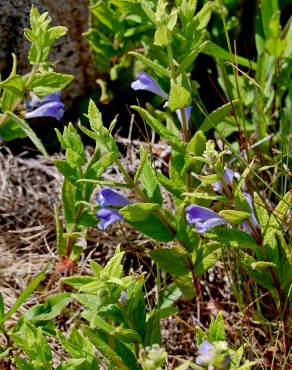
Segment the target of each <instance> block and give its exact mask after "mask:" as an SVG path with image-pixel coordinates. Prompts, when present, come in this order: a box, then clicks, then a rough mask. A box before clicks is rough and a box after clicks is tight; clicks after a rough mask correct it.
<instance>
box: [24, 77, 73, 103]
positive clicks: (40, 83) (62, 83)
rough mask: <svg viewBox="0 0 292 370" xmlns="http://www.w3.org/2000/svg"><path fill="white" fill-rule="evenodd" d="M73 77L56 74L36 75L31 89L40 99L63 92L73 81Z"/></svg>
mask: <svg viewBox="0 0 292 370" xmlns="http://www.w3.org/2000/svg"><path fill="white" fill-rule="evenodd" d="M73 78H74V77H73V76H71V75H66V74H62V73H56V72H47V73H36V74H35V75H34V78H33V81H32V83H31V88H32V89H33V91H34V92H35V93H36V94H37V95H38V96H40V97H42V96H46V95H48V94H51V93H54V92H57V91H60V90H63V89H64V88H65V87H66V86H67V85H68V84H69V83H70V82H71V81H72V80H73Z"/></svg>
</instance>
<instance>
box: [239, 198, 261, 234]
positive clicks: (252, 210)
mask: <svg viewBox="0 0 292 370" xmlns="http://www.w3.org/2000/svg"><path fill="white" fill-rule="evenodd" d="M243 195H244V197H245V199H246V201H247V203H248V205H249V208H250V221H251V223H252V225H253V227H254V228H255V229H259V230H260V228H261V227H260V225H259V223H258V221H257V219H256V217H255V213H254V208H253V204H252V199H251V196H250V194H249V193H248V192H243ZM242 226H243V228H244V229H245V231H247V232H248V233H249V234H250V235H252V234H253V231H252V229H251V227H250V226H249V224H248V222H247V221H244V223H243V225H242Z"/></svg>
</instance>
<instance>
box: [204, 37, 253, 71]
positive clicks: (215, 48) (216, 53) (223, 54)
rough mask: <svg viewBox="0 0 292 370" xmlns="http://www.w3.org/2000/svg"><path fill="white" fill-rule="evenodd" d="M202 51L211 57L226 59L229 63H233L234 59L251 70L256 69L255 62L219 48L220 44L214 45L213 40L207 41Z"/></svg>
mask: <svg viewBox="0 0 292 370" xmlns="http://www.w3.org/2000/svg"><path fill="white" fill-rule="evenodd" d="M202 53H203V54H207V55H210V56H211V57H213V58H219V59H223V60H228V61H229V62H231V63H233V62H234V60H236V62H237V63H238V64H239V65H241V66H243V67H247V68H251V69H253V70H256V69H257V64H256V63H255V62H253V61H251V60H249V59H247V58H244V57H240V56H237V55H234V54H230V53H229V51H227V50H225V49H223V48H221V46H219V45H216V44H214V43H213V42H209V43H208V44H207V45H206V47H205V48H204V50H203V51H202Z"/></svg>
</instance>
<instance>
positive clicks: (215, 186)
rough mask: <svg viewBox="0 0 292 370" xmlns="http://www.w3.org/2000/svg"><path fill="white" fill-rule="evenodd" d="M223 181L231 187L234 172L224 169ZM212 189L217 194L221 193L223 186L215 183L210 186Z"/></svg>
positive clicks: (218, 182)
mask: <svg viewBox="0 0 292 370" xmlns="http://www.w3.org/2000/svg"><path fill="white" fill-rule="evenodd" d="M223 177H224V181H225V183H226V184H227V185H228V186H232V182H233V178H234V172H233V171H232V170H229V169H228V168H224V174H223ZM212 186H213V189H214V190H215V191H217V192H218V193H222V192H223V184H222V182H221V181H216V182H214V183H213V184H212Z"/></svg>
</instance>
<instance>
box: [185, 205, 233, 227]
mask: <svg viewBox="0 0 292 370" xmlns="http://www.w3.org/2000/svg"><path fill="white" fill-rule="evenodd" d="M186 219H187V222H188V224H190V225H196V231H197V233H199V234H202V233H204V232H206V231H207V230H208V229H210V228H212V227H215V226H220V225H225V224H228V223H229V222H228V221H227V220H226V219H225V218H224V217H221V216H219V215H218V214H217V213H216V212H214V211H212V210H211V209H208V208H205V207H201V206H197V205H195V204H193V205H190V206H188V207H187V208H186Z"/></svg>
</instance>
